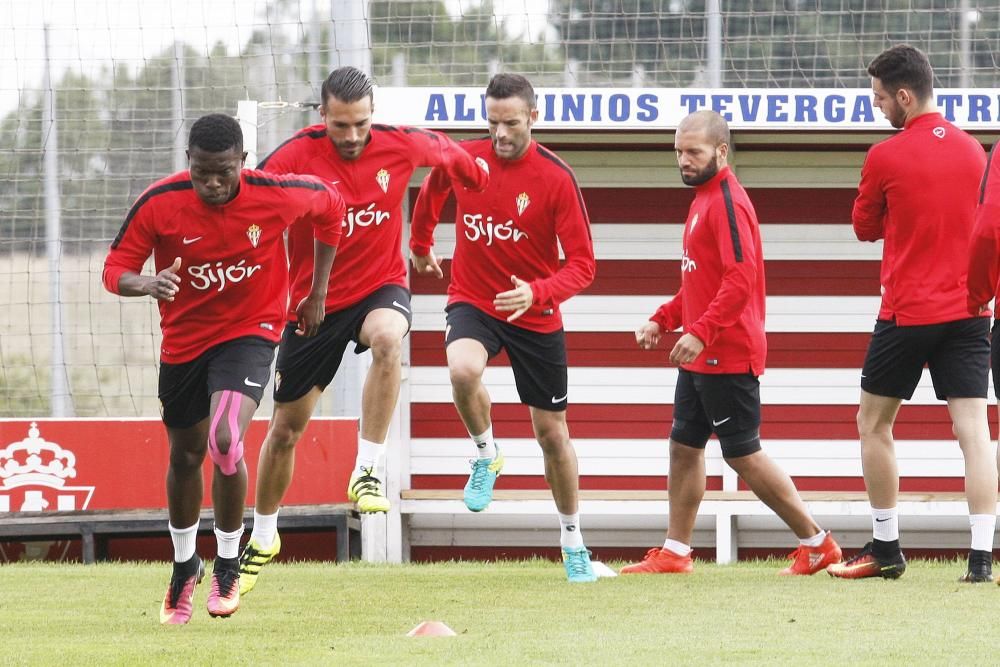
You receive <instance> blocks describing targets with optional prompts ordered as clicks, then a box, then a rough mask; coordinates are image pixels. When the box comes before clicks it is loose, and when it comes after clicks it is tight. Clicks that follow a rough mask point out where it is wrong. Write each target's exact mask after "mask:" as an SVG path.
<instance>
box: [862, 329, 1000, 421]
mask: <svg viewBox="0 0 1000 667" xmlns="http://www.w3.org/2000/svg"><path fill="white" fill-rule="evenodd" d="M925 364H926V366H927V367H928V368H929V369H930V371H931V380H932V381H933V383H934V394H935V395H936V396H937V397H938V400H942V401H945V400H948V399H949V398H986V393H987V390H988V388H989V370H988V369H989V366H990V323H989V319H988V318H985V317H970V318H968V319H964V320H955V321H954V322H942V323H941V324H925V325H919V326H908V327H901V326H897V325H896V323H895V322H894V321H892V320H878V321H876V322H875V332H874V333H873V334H872V340H871V343H869V345H868V354H867V355H866V356H865V367H864V369H863V370H862V371H861V388H862V389H864V390H865V391H867V392H868V393H869V394H875V395H876V396H887V397H891V398H900V399H909V398H911V397H912V396H913V390H914V389H916V388H917V383H919V382H920V374H921V372H923V369H924V365H925Z"/></svg>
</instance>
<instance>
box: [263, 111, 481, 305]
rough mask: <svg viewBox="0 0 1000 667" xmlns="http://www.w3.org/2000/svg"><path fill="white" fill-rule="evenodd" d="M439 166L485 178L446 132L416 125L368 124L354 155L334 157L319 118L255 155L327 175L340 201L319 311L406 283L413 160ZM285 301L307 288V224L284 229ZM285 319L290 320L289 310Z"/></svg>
mask: <svg viewBox="0 0 1000 667" xmlns="http://www.w3.org/2000/svg"><path fill="white" fill-rule="evenodd" d="M438 166H440V167H443V168H444V169H446V170H447V171H448V173H449V175H451V176H452V177H454V178H456V179H458V180H459V181H460V182H461V183H462V184H463V185H465V186H466V187H470V188H476V189H482V188H484V187H486V183H487V181H488V179H489V177H488V175H487V174H486V172H484V171H483V170H482V169H481V168H480V167H479V166H478V165H477V164H476V163H475V162H474V161H473V159H472V158H471V157H470V156H469V154H468V153H466V152H465V151H463V150H462V149H461V148H459V147H458V144H456V143H455V142H454V141H453V140H452V139H450V138H449V137H447V136H445V135H443V134H440V133H438V132H430V131H427V130H421V129H418V128H415V127H394V126H391V125H372V127H371V134H370V139H369V141H368V144H367V145H366V146H365V149H364V151H363V152H362V153H361V156H360V157H359V158H358V159H356V160H345V159H343V158H342V157H340V153H338V152H337V149H336V147H334V145H333V142H332V141H331V140H330V138H329V137H328V136H327V134H326V127H325V126H324V125H313V126H311V127H307V128H305V129H303V130H300V131H299V132H298V133H297V134H295V136H293V137H292V138H291V139H289V140H288V141H286V142H285V143H283V144H282V145H280V146H278V148H277V149H275V150H274V152H272V153H271V154H270V155H269V156H267V157H266V158H264V160H263V161H261V163H260V168H261V169H264V170H266V171H269V172H274V173H286V172H291V173H296V174H303V173H304V174H314V175H316V176H319V177H320V178H322V179H324V180H325V181H326V182H327V183H332V184H333V185H335V186H336V188H337V190H338V191H339V192H340V194H341V196H343V198H344V201H345V203H346V204H347V215H346V217H345V218H344V233H343V237H342V238H341V241H340V247H339V248H338V249H337V261H336V262H335V263H334V265H333V271H332V272H331V273H330V290H329V292H328V293H327V297H326V312H328V313H330V312H333V311H338V310H343V309H344V308H347V307H348V306H352V305H354V304H356V303H358V302H359V301H361V300H362V299H364V298H365V297H366V296H368V295H369V294H371V293H372V292H374V291H375V290H377V289H379V288H380V287H383V286H384V285H401V286H403V287H405V286H406V262H405V261H404V259H403V254H402V251H403V247H402V244H403V206H402V204H403V197H405V196H406V191H407V187H408V186H409V183H410V177H411V176H412V175H413V171H414V170H415V169H417V168H418V167H438ZM288 255H289V273H290V275H291V290H292V301H291V303H292V304H297V303H298V301H299V300H300V299H302V298H303V297H305V296H306V294H308V293H309V287H310V285H311V277H312V267H313V248H312V232H311V230H310V229H309V227H308V226H307V225H294V226H292V228H291V229H290V230H289V232H288ZM288 317H289V320H291V321H294V320H295V311H294V309H293V310H290V311H289V314H288Z"/></svg>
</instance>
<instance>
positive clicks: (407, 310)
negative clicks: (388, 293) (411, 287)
mask: <svg viewBox="0 0 1000 667" xmlns="http://www.w3.org/2000/svg"><path fill="white" fill-rule="evenodd" d="M392 305H394V306H396V308H399V309H400V310H405V311H406V312H410V309H409V308H407V307H406V306H404V305H403V304H401V303H400V302H398V301H393V302H392Z"/></svg>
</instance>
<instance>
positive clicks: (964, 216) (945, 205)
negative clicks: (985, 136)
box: [852, 113, 986, 326]
mask: <svg viewBox="0 0 1000 667" xmlns="http://www.w3.org/2000/svg"><path fill="white" fill-rule="evenodd" d="M985 166H986V154H985V152H984V151H983V147H982V146H981V145H980V144H979V142H978V141H976V140H975V139H974V138H973V137H972V136H970V135H969V134H967V133H965V132H963V131H962V130H960V129H958V128H957V127H955V126H954V125H952V124H951V123H949V122H948V121H946V120H945V119H944V117H942V116H941V114H939V113H927V114H923V115H921V116H917V117H916V118H914V119H912V120H910V122H908V123H907V124H906V126H905V127H904V128H903V129H902V130H901V131H900V132H898V133H896V134H894V135H893V136H891V137H889V138H888V139H886V140H885V141H882V142H879V143H877V144H875V145H874V146H872V147H871V148H870V149H869V150H868V155H867V157H866V158H865V163H864V166H863V167H862V168H861V183H860V184H859V186H858V196H857V199H856V200H855V202H854V211H853V214H852V220H853V223H854V231H855V233H856V234H857V237H858V239H859V240H861V241H877V240H879V239H884V240H885V244H884V246H883V248H882V269H881V276H880V280H881V283H882V305H881V308H880V309H879V313H878V317H879V319H883V320H893V319H894V320H895V321H896V323H897V324H898V325H900V326H911V325H923V324H938V323H941V322H951V321H954V320H960V319H964V318H966V317H969V314H968V308H967V306H966V291H967V289H966V276H967V272H968V264H969V263H968V252H969V239H970V236H971V234H972V225H973V221H974V220H975V215H976V202H977V200H978V197H979V185H980V182H981V179H982V176H983V169H984V168H985Z"/></svg>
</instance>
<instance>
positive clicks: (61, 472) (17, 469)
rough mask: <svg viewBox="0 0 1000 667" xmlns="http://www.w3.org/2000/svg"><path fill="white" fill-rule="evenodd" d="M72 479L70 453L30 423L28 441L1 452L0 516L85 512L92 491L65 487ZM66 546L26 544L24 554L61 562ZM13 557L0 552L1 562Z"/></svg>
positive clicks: (11, 551)
mask: <svg viewBox="0 0 1000 667" xmlns="http://www.w3.org/2000/svg"><path fill="white" fill-rule="evenodd" d="M75 477H76V456H75V455H74V454H73V452H71V451H69V450H68V449H63V448H62V447H60V446H59V445H58V444H56V443H54V442H48V441H47V440H45V439H44V438H42V437H41V432H40V431H39V430H38V424H37V423H36V422H31V426H30V427H29V428H28V437H27V438H24V439H23V440H20V441H18V442H12V443H10V444H8V445H7V446H6V447H4V448H3V449H0V513H3V512H44V511H53V510H61V511H70V510H83V509H87V506H88V505H89V504H90V499H91V498H92V497H93V495H94V487H93V486H71V485H68V484H66V482H67V480H70V479H73V478H75ZM68 545H69V543H68V542H66V541H59V542H41V543H25V545H24V554H25V556H26V557H28V558H38V557H46V556H48V557H57V558H62V557H64V556H65V553H66V549H67V547H68ZM53 550H54V551H55V553H53ZM15 553H16V550H15V549H11V548H7V549H0V557H2V559H3V560H7V559H9V558H11V557H14V558H16V556H13V555H12V554H15Z"/></svg>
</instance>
